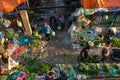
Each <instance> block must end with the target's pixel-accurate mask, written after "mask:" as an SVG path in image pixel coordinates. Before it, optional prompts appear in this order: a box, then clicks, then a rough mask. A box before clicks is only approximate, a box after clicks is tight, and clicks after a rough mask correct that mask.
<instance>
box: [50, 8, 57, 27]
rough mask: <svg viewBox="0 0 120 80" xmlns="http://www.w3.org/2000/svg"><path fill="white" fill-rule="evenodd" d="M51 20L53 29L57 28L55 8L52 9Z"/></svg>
mask: <svg viewBox="0 0 120 80" xmlns="http://www.w3.org/2000/svg"><path fill="white" fill-rule="evenodd" d="M49 13H50V20H49V24H50V26H52V29H56V26H57V20H56V17H55V14H56V11H55V10H50V12H49Z"/></svg>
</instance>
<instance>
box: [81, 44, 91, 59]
mask: <svg viewBox="0 0 120 80" xmlns="http://www.w3.org/2000/svg"><path fill="white" fill-rule="evenodd" d="M89 49H90V46H86V47H85V48H83V49H82V51H81V52H80V61H84V60H85V59H86V58H87V57H88V51H89Z"/></svg>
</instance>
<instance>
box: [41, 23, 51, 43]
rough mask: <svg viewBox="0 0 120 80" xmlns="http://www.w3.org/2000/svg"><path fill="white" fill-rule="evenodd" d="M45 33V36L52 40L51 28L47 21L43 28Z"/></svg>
mask: <svg viewBox="0 0 120 80" xmlns="http://www.w3.org/2000/svg"><path fill="white" fill-rule="evenodd" d="M42 30H43V33H44V34H45V36H46V37H47V41H49V40H50V32H51V28H50V26H49V25H48V24H47V23H44V26H43V28H42Z"/></svg>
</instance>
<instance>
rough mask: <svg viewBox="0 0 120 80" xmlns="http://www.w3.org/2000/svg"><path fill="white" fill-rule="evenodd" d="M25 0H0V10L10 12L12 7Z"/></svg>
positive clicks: (12, 9)
mask: <svg viewBox="0 0 120 80" xmlns="http://www.w3.org/2000/svg"><path fill="white" fill-rule="evenodd" d="M24 1H25V0H0V3H1V4H0V12H3V13H5V12H12V11H14V9H15V8H16V7H17V6H18V5H20V4H21V3H23V2H24Z"/></svg>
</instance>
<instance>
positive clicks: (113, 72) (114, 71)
mask: <svg viewBox="0 0 120 80" xmlns="http://www.w3.org/2000/svg"><path fill="white" fill-rule="evenodd" d="M109 74H110V76H116V75H117V73H116V69H114V68H113V67H111V68H110V71H109Z"/></svg>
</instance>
